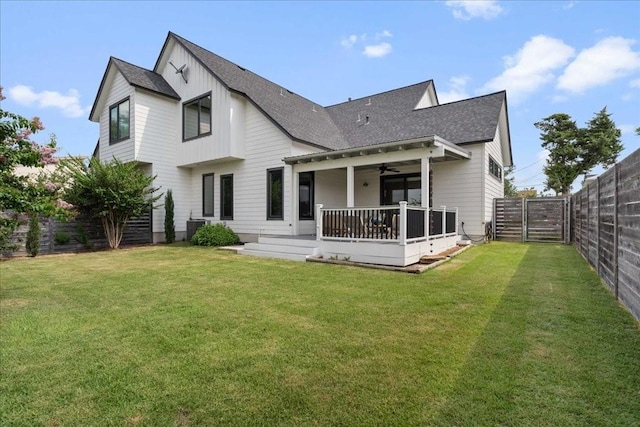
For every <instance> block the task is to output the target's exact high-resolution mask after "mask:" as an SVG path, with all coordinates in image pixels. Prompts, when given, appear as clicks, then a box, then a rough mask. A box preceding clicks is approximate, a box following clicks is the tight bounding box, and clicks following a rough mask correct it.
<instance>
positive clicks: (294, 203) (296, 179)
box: [291, 167, 300, 236]
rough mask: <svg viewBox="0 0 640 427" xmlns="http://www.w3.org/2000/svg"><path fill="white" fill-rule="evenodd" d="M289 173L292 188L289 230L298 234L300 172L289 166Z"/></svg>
mask: <svg viewBox="0 0 640 427" xmlns="http://www.w3.org/2000/svg"><path fill="white" fill-rule="evenodd" d="M291 174H292V175H293V177H292V178H293V179H292V183H293V188H292V189H291V225H292V226H293V227H292V228H293V229H292V230H291V232H292V234H293V235H294V236H297V235H298V220H299V218H300V217H299V214H298V209H299V206H298V197H299V196H300V195H299V192H300V173H298V172H296V171H295V168H294V167H292V168H291Z"/></svg>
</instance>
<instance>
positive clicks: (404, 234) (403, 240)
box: [398, 201, 407, 246]
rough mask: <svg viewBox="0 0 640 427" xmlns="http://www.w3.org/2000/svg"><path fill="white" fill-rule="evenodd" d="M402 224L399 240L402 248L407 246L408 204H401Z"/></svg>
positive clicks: (400, 225)
mask: <svg viewBox="0 0 640 427" xmlns="http://www.w3.org/2000/svg"><path fill="white" fill-rule="evenodd" d="M399 216H400V218H398V219H399V220H400V224H398V226H399V227H398V228H399V230H398V240H400V246H407V202H405V201H402V202H400V215H399Z"/></svg>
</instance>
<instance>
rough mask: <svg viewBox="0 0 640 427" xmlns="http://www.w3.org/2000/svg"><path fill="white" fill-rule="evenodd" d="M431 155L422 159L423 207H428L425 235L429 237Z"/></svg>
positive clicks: (421, 188) (421, 193) (421, 187)
mask: <svg viewBox="0 0 640 427" xmlns="http://www.w3.org/2000/svg"><path fill="white" fill-rule="evenodd" d="M430 160H431V158H430V157H423V158H422V159H420V177H421V181H422V182H421V183H420V198H421V199H422V202H421V206H422V207H423V208H427V211H426V212H425V213H424V236H425V237H426V238H427V239H428V238H429V208H430V207H431V206H429V186H430V183H429V168H430V167H431V165H430V164H429V161H430Z"/></svg>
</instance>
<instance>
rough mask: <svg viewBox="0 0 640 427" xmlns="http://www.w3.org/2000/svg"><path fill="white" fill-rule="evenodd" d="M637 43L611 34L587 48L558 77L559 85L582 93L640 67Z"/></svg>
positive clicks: (571, 91)
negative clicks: (634, 48)
mask: <svg viewBox="0 0 640 427" xmlns="http://www.w3.org/2000/svg"><path fill="white" fill-rule="evenodd" d="M634 43H635V41H634V40H630V39H625V38H622V37H608V38H606V39H603V40H601V41H599V42H598V43H596V44H595V45H594V46H592V47H590V48H588V49H584V50H583V51H582V52H580V53H579V54H578V56H577V57H576V59H575V60H574V61H573V62H572V63H571V64H569V66H568V67H567V68H566V69H565V70H564V73H563V74H562V75H561V76H560V78H559V79H558V85H557V87H558V89H562V90H565V91H568V92H570V93H573V94H582V93H584V91H585V90H587V89H590V88H592V87H596V86H603V85H606V84H607V83H609V82H611V81H612V80H615V79H618V78H620V77H625V76H628V75H629V74H631V73H633V72H635V71H638V70H640V53H639V52H634V51H633V50H632V49H631V46H632V45H633V44H634Z"/></svg>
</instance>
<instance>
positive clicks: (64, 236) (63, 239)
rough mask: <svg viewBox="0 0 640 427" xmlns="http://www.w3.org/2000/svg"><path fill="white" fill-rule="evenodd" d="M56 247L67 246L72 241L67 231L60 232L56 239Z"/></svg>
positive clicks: (57, 233)
mask: <svg viewBox="0 0 640 427" xmlns="http://www.w3.org/2000/svg"><path fill="white" fill-rule="evenodd" d="M54 241H55V242H56V245H66V244H68V243H69V242H70V241H71V236H70V235H69V233H67V232H66V231H62V230H58V231H56V235H55V237H54Z"/></svg>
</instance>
